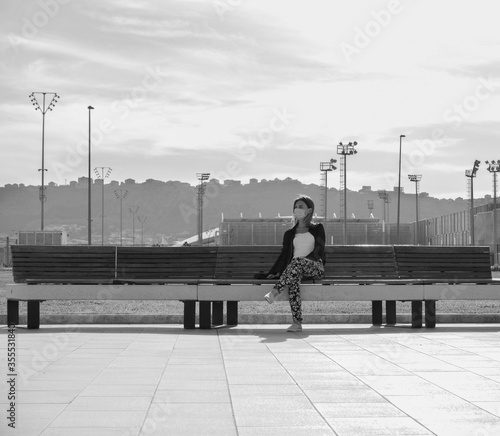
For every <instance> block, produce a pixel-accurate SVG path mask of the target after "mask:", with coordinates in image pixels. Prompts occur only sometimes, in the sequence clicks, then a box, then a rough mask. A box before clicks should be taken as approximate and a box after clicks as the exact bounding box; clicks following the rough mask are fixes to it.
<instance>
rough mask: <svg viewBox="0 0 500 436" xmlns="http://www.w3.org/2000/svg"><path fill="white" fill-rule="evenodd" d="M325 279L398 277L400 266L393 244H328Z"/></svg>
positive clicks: (387, 278)
mask: <svg viewBox="0 0 500 436" xmlns="http://www.w3.org/2000/svg"><path fill="white" fill-rule="evenodd" d="M326 256H327V261H326V265H325V277H324V278H325V279H331V280H342V279H344V280H378V279H386V280H390V279H397V278H398V268H397V264H396V258H395V255H394V247H393V246H392V245H351V246H328V247H327V248H326Z"/></svg>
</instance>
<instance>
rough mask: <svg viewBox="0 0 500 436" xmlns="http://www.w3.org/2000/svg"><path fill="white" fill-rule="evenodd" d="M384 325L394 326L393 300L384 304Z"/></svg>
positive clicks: (394, 311) (394, 308)
mask: <svg viewBox="0 0 500 436" xmlns="http://www.w3.org/2000/svg"><path fill="white" fill-rule="evenodd" d="M385 323H386V324H396V302H395V301H393V300H388V301H386V302H385Z"/></svg>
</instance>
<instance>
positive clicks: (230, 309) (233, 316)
mask: <svg viewBox="0 0 500 436" xmlns="http://www.w3.org/2000/svg"><path fill="white" fill-rule="evenodd" d="M226 304H227V325H238V302H237V301H228V302H227V303H226Z"/></svg>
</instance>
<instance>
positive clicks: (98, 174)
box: [94, 167, 113, 245]
mask: <svg viewBox="0 0 500 436" xmlns="http://www.w3.org/2000/svg"><path fill="white" fill-rule="evenodd" d="M99 169H100V170H101V173H99ZM104 170H107V172H106V175H104ZM111 171H113V170H112V169H111V168H110V167H96V168H94V172H95V174H96V176H97V178H98V179H101V180H102V183H101V187H102V194H101V197H102V198H101V212H102V213H101V215H102V217H101V218H102V220H101V223H102V224H101V245H104V179H106V178H108V177H109V175H110V174H111Z"/></svg>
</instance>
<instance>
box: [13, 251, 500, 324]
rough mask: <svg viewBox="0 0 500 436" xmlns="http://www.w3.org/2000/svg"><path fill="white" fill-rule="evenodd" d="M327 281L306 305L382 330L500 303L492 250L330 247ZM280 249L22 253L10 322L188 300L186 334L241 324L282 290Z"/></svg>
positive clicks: (314, 287)
mask: <svg viewBox="0 0 500 436" xmlns="http://www.w3.org/2000/svg"><path fill="white" fill-rule="evenodd" d="M326 251H327V263H326V267H325V276H324V278H323V279H321V280H316V281H310V280H306V281H304V283H303V284H302V298H303V300H304V301H370V302H371V303H372V322H373V324H375V325H379V324H382V322H383V313H382V310H383V302H384V301H385V302H386V310H385V311H386V323H387V324H395V323H396V302H397V301H411V302H412V316H411V323H412V326H413V327H421V326H422V303H423V302H425V325H426V327H434V326H435V323H436V318H435V313H436V301H437V300H453V299H457V300H458V299H462V300H468V299H469V300H474V299H477V300H480V299H485V300H489V299H500V294H499V291H500V288H498V287H497V286H491V285H496V284H500V281H495V280H492V278H491V269H490V260H489V259H490V258H489V249H488V247H429V246H387V245H380V246H328V247H327V249H326ZM279 252H280V247H279V246H219V247H178V248H172V247H109V246H104V247H102V246H58V247H54V246H51V247H47V246H19V245H18V246H13V247H12V255H13V256H12V257H13V273H14V281H15V284H13V285H8V286H7V291H6V297H7V319H8V323H9V324H18V323H19V301H27V302H28V316H27V318H28V323H27V324H28V328H38V327H39V324H40V315H39V313H40V302H41V301H45V300H113V299H114V300H178V301H183V302H184V327H185V328H194V327H195V315H196V304H197V303H199V324H200V327H201V328H211V326H212V325H221V324H222V323H223V315H224V313H223V311H224V302H226V305H227V324H229V325H237V323H238V302H239V301H263V297H264V295H265V294H266V293H267V292H269V291H270V290H271V289H272V286H273V284H274V280H256V279H254V278H253V277H254V275H255V273H258V272H260V273H265V272H267V271H268V270H269V269H270V267H271V266H272V264H273V263H274V261H275V260H276V258H277V256H278V254H279Z"/></svg>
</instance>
